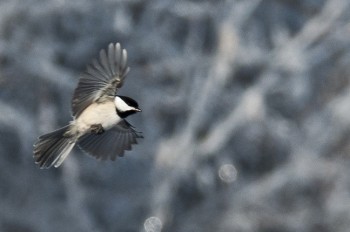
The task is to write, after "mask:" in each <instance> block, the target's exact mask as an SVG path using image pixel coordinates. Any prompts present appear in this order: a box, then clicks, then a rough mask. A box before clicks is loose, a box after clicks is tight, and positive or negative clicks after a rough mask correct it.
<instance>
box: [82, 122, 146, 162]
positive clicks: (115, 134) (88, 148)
mask: <svg viewBox="0 0 350 232" xmlns="http://www.w3.org/2000/svg"><path fill="white" fill-rule="evenodd" d="M138 138H143V136H142V135H141V133H140V132H137V131H136V130H135V129H134V128H133V127H132V126H131V124H129V123H128V122H127V121H126V120H123V121H121V122H120V123H119V124H117V125H116V126H114V127H113V128H111V129H110V130H107V131H105V132H104V133H102V134H87V135H85V136H83V137H82V138H81V139H80V140H79V141H78V146H79V147H80V148H81V149H82V150H84V151H85V152H87V153H88V154H89V155H91V156H93V157H95V158H96V159H100V160H106V159H111V160H115V159H116V157H117V156H123V155H124V151H125V150H131V146H132V144H136V143H137V142H136V141H137V139H138Z"/></svg>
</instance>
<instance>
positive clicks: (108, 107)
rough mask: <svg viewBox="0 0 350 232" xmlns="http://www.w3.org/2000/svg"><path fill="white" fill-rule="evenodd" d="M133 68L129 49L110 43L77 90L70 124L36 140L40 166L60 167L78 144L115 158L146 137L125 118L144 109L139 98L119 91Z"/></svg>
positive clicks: (100, 156) (92, 152) (99, 156)
mask: <svg viewBox="0 0 350 232" xmlns="http://www.w3.org/2000/svg"><path fill="white" fill-rule="evenodd" d="M128 72H129V67H128V66H127V52H126V50H125V49H122V48H121V47H120V44H119V43H117V44H112V43H111V44H109V46H108V51H107V52H106V51H105V50H101V51H100V57H99V60H94V61H93V62H92V64H91V65H90V66H88V67H87V70H86V72H85V73H84V74H83V76H82V77H81V78H80V80H79V83H78V86H77V88H76V89H75V91H74V95H73V100H72V114H73V120H72V121H71V122H70V123H69V125H67V126H65V127H63V128H61V129H58V130H56V131H53V132H51V133H48V134H45V135H42V136H40V137H39V140H38V141H37V142H36V143H35V144H34V159H35V163H37V164H38V165H39V166H40V168H50V167H51V166H54V167H56V168H57V167H58V166H60V165H61V164H62V162H63V161H64V159H65V158H66V157H67V156H68V155H69V153H70V152H71V150H72V149H73V147H74V146H75V145H76V144H77V145H78V146H79V147H80V148H81V149H82V150H84V151H86V152H87V153H88V154H90V155H92V156H94V157H95V158H97V159H101V160H106V159H111V160H115V159H116V157H117V156H123V155H124V151H125V150H130V149H131V145H132V144H136V143H137V141H136V139H137V138H142V135H141V133H140V132H137V131H136V130H134V127H133V126H131V124H130V123H128V122H127V121H126V120H125V118H126V117H128V116H129V115H131V114H134V113H136V112H140V111H141V110H140V109H139V107H138V104H137V102H136V101H135V100H133V99H131V98H129V97H126V96H120V95H116V92H117V91H118V89H119V88H120V87H122V85H123V82H124V79H125V77H126V75H127V74H128Z"/></svg>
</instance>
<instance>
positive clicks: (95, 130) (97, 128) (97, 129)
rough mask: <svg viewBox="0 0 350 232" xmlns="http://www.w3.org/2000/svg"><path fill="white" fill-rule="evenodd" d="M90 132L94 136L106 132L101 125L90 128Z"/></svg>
mask: <svg viewBox="0 0 350 232" xmlns="http://www.w3.org/2000/svg"><path fill="white" fill-rule="evenodd" d="M90 132H91V133H93V134H98V135H99V134H102V133H103V132H105V130H104V129H103V127H102V125H101V124H94V125H92V126H91V127H90Z"/></svg>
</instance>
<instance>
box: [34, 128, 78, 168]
mask: <svg viewBox="0 0 350 232" xmlns="http://www.w3.org/2000/svg"><path fill="white" fill-rule="evenodd" d="M68 128H69V126H65V127H63V128H61V129H58V130H55V131H53V132H51V133H48V134H45V135H42V136H40V137H39V140H38V141H37V142H36V143H35V144H34V159H35V163H37V164H38V165H39V166H40V168H50V167H51V166H54V167H55V168H57V167H58V166H60V165H61V164H62V162H63V161H64V159H65V158H66V157H67V156H68V155H69V153H70V151H71V150H72V149H73V147H74V145H75V139H74V138H73V137H69V136H65V132H66V131H67V129H68Z"/></svg>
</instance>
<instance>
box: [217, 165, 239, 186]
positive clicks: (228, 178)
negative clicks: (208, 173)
mask: <svg viewBox="0 0 350 232" xmlns="http://www.w3.org/2000/svg"><path fill="white" fill-rule="evenodd" d="M219 177H220V179H221V180H222V181H223V182H225V183H232V182H234V181H235V180H236V179H237V169H236V168H235V166H233V165H232V164H224V165H221V167H220V168H219Z"/></svg>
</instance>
